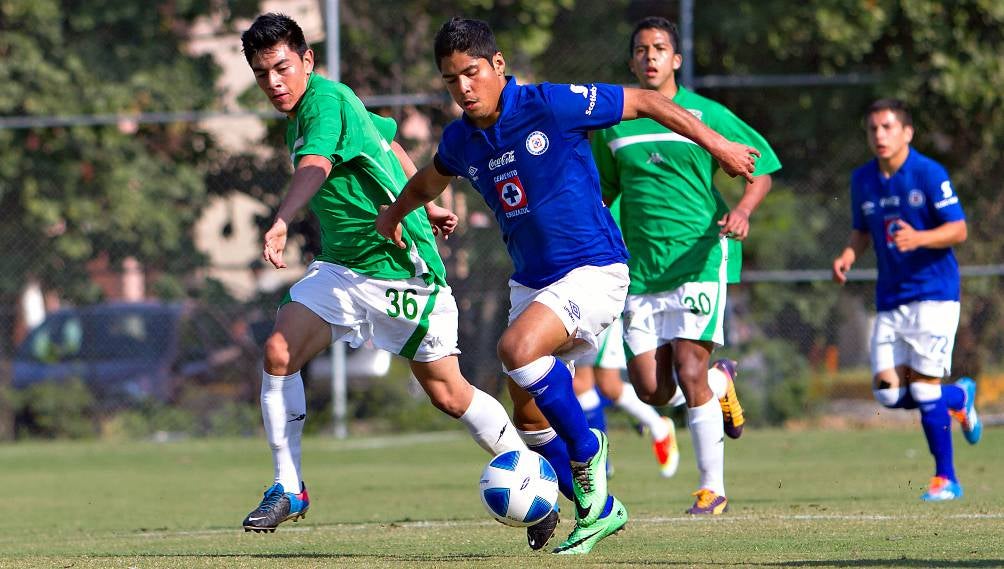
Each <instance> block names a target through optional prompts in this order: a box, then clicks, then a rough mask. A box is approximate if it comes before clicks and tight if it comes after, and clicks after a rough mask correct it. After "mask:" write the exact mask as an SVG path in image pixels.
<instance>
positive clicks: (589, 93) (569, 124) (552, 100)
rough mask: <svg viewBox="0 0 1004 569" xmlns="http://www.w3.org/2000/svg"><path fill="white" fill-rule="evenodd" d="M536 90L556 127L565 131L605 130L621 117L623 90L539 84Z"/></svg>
mask: <svg viewBox="0 0 1004 569" xmlns="http://www.w3.org/2000/svg"><path fill="white" fill-rule="evenodd" d="M540 88H541V92H542V93H543V96H544V97H545V99H546V100H547V102H548V104H549V106H550V108H551V112H552V113H553V114H554V117H555V119H557V122H558V124H559V125H561V127H562V128H563V129H564V130H566V131H571V130H598V129H601V128H606V127H608V126H613V125H615V124H617V123H619V122H621V118H622V117H623V116H624V88H623V87H620V86H619V85H607V84H604V83H590V84H588V85H564V84H553V83H541V84H540Z"/></svg>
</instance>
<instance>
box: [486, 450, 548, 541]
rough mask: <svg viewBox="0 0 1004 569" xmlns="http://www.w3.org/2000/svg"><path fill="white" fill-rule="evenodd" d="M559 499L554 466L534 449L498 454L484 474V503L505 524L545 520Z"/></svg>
mask: <svg viewBox="0 0 1004 569" xmlns="http://www.w3.org/2000/svg"><path fill="white" fill-rule="evenodd" d="M557 501H558V477H557V475H555V473H554V468H553V467H552V466H551V463H549V462H547V459H545V458H544V457H542V456H540V455H539V454H537V453H535V452H533V451H531V450H511V451H508V452H504V453H502V454H499V455H498V456H496V457H495V458H493V459H491V461H490V462H489V463H488V465H487V466H485V470H484V472H482V473H481V502H482V503H483V504H484V505H485V508H486V509H487V510H488V513H489V514H491V515H492V517H493V518H495V519H496V520H498V521H500V522H502V523H503V524H506V525H509V526H515V527H527V526H532V525H533V524H535V523H537V522H539V521H540V520H542V519H544V517H545V516H547V514H548V513H549V512H550V511H551V510H552V509H554V504H555V503H556V502H557Z"/></svg>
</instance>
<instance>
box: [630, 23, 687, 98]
mask: <svg viewBox="0 0 1004 569" xmlns="http://www.w3.org/2000/svg"><path fill="white" fill-rule="evenodd" d="M682 63H683V57H682V56H681V55H680V54H678V53H676V51H675V50H674V49H673V42H672V41H670V39H669V34H668V33H666V32H665V31H664V30H660V29H657V28H648V29H644V30H641V31H639V32H638V34H637V35H635V38H634V48H633V51H632V55H631V61H630V62H629V63H628V67H630V68H631V73H634V76H635V77H637V78H638V83H639V84H641V86H642V87H643V88H645V89H655V90H659V89H660V88H661V87H662V86H663V85H665V84H666V82H667V81H673V84H674V85H675V74H676V70H677V69H679V68H680V64H682Z"/></svg>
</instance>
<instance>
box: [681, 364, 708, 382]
mask: <svg viewBox="0 0 1004 569" xmlns="http://www.w3.org/2000/svg"><path fill="white" fill-rule="evenodd" d="M676 376H677V379H678V380H679V382H680V385H692V386H698V385H701V384H707V382H708V366H707V364H705V363H704V362H702V361H700V360H698V359H696V358H693V359H689V360H686V361H683V362H679V363H677V365H676Z"/></svg>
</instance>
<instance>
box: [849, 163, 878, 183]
mask: <svg viewBox="0 0 1004 569" xmlns="http://www.w3.org/2000/svg"><path fill="white" fill-rule="evenodd" d="M877 175H878V159H876V158H872V159H871V160H869V161H867V162H865V163H864V164H862V165H860V166H858V167H857V168H855V169H854V170H853V171H851V187H858V186H860V185H861V184H863V183H864V182H865V181H867V180H870V179H874V178H875V177H876V176H877Z"/></svg>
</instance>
